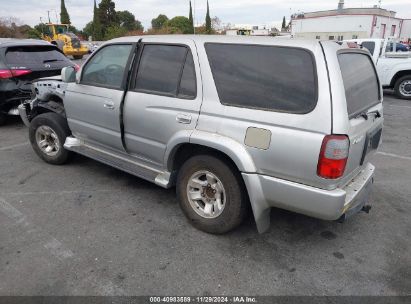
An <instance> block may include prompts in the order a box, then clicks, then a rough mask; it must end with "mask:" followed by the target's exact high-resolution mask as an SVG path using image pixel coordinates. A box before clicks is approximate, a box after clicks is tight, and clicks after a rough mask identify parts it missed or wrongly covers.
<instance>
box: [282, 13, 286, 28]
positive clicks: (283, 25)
mask: <svg viewBox="0 0 411 304" xmlns="http://www.w3.org/2000/svg"><path fill="white" fill-rule="evenodd" d="M286 27H287V23H286V22H285V16H284V17H283V24H282V25H281V29H282V30H285V28H286Z"/></svg>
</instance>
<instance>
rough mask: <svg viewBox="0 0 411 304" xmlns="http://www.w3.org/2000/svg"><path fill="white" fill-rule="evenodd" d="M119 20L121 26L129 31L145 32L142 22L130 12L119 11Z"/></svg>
mask: <svg viewBox="0 0 411 304" xmlns="http://www.w3.org/2000/svg"><path fill="white" fill-rule="evenodd" d="M117 19H118V22H119V23H120V26H122V27H124V28H126V29H127V31H139V30H140V31H142V30H144V28H143V25H142V24H141V22H140V21H138V20H136V17H134V15H133V14H132V13H130V12H129V11H119V12H117Z"/></svg>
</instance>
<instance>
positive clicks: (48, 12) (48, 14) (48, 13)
mask: <svg viewBox="0 0 411 304" xmlns="http://www.w3.org/2000/svg"><path fill="white" fill-rule="evenodd" d="M47 16H48V18H49V23H51V21H50V11H47Z"/></svg>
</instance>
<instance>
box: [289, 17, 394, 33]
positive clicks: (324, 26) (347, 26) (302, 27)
mask: <svg viewBox="0 0 411 304" xmlns="http://www.w3.org/2000/svg"><path fill="white" fill-rule="evenodd" d="M375 18H376V19H374V16H373V15H339V16H326V17H317V18H305V19H304V18H303V19H295V20H293V21H292V32H291V34H292V35H293V36H294V37H305V38H315V37H316V36H320V37H321V38H320V39H328V37H329V36H335V37H337V36H340V35H341V36H344V39H352V38H353V37H352V36H354V35H356V36H358V38H369V37H371V34H372V37H374V38H380V37H382V32H383V26H382V24H386V34H385V36H386V37H387V36H391V26H392V25H395V26H396V31H395V36H396V37H398V36H399V29H400V22H401V20H400V19H394V18H389V17H381V16H376V17H375ZM374 23H375V26H374Z"/></svg>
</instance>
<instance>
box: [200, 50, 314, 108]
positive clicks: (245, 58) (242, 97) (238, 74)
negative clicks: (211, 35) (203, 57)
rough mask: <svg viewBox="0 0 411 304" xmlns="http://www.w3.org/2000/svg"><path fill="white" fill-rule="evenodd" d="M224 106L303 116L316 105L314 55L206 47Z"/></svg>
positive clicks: (303, 51)
mask: <svg viewBox="0 0 411 304" xmlns="http://www.w3.org/2000/svg"><path fill="white" fill-rule="evenodd" d="M205 47H206V51H207V56H208V59H209V62H210V66H211V70H212V73H213V77H214V81H215V84H216V87H217V92H218V95H219V97H220V101H221V103H222V104H224V105H227V106H235V107H245V108H254V109H261V110H270V111H278V112H287V113H297V114H304V113H308V112H310V111H312V110H313V109H314V108H315V106H316V104H317V76H316V68H315V63H314V58H313V55H312V54H311V53H310V52H309V51H307V50H305V49H300V48H289V47H278V46H263V45H244V44H218V43H207V44H206V46H205Z"/></svg>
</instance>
